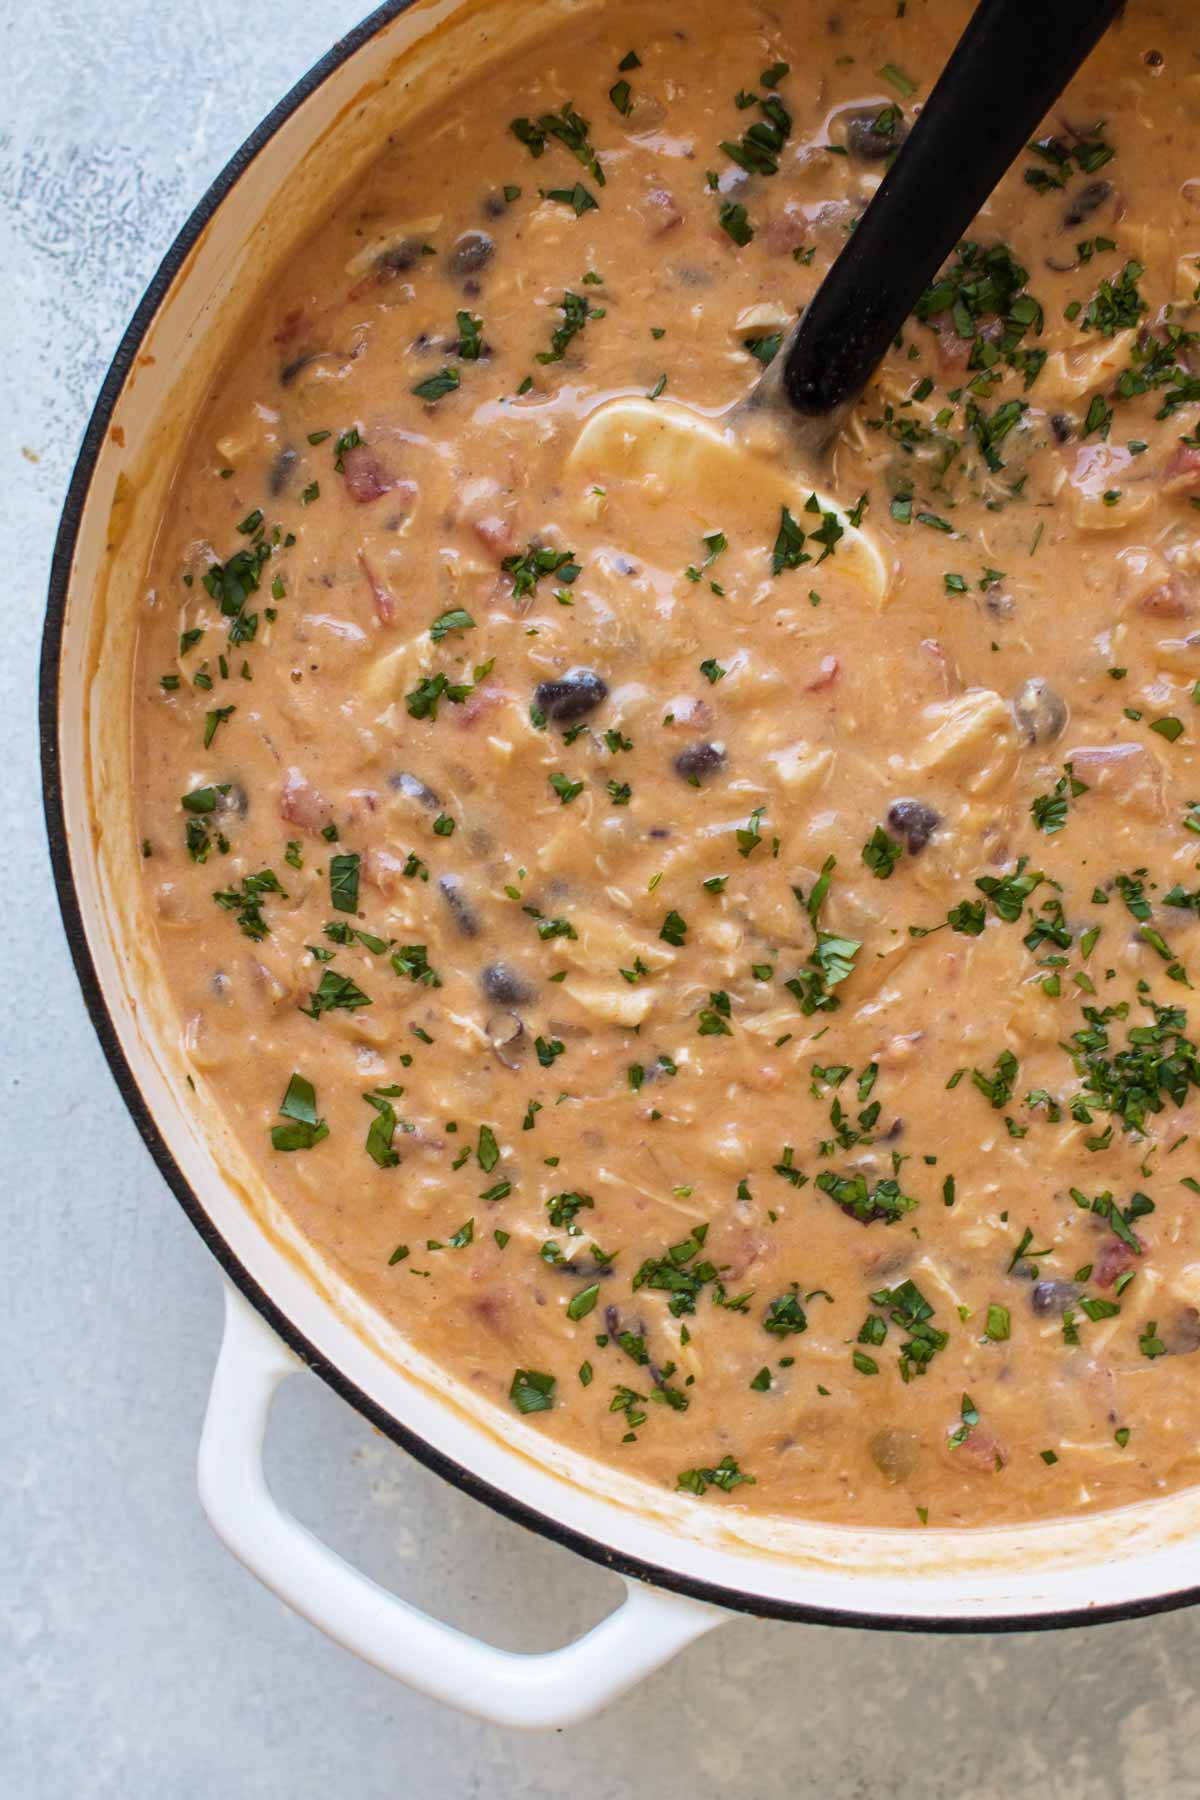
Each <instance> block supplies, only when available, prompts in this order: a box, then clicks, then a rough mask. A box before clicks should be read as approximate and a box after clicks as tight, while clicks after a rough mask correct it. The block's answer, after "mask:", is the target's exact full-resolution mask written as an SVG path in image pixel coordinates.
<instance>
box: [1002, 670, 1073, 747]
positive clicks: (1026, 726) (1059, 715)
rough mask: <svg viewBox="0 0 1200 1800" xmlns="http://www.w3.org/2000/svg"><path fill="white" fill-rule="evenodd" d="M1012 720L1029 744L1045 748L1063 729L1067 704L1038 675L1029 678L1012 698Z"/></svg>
mask: <svg viewBox="0 0 1200 1800" xmlns="http://www.w3.org/2000/svg"><path fill="white" fill-rule="evenodd" d="M1012 710H1013V718H1014V719H1015V720H1016V721H1017V725H1018V727H1019V728H1020V730H1021V733H1022V735H1023V736H1024V737H1025V738H1026V739H1027V740H1028V742H1029V743H1031V744H1049V743H1051V742H1053V740H1054V739H1055V738H1056V737H1061V736H1062V734H1063V732H1064V731H1065V730H1066V729H1067V703H1066V701H1065V700H1064V699H1063V698H1062V697H1061V695H1059V694H1056V693H1055V691H1054V689H1053V688H1052V687H1049V686H1047V684H1046V683H1045V682H1044V681H1043V680H1042V678H1041V676H1040V675H1031V676H1030V678H1029V680H1028V681H1023V682H1022V683H1021V685H1020V687H1019V688H1018V689H1017V691H1016V693H1015V694H1014V695H1013V703H1012Z"/></svg>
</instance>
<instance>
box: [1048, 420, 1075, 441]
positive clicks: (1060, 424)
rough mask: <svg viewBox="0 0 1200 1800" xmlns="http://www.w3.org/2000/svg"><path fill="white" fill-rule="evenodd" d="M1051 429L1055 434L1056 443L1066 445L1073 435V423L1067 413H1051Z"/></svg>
mask: <svg viewBox="0 0 1200 1800" xmlns="http://www.w3.org/2000/svg"><path fill="white" fill-rule="evenodd" d="M1050 429H1051V431H1052V432H1053V433H1054V441H1055V442H1056V443H1058V444H1065V443H1066V441H1067V439H1068V438H1069V437H1070V435H1071V421H1070V419H1068V417H1067V415H1066V413H1051V414H1050Z"/></svg>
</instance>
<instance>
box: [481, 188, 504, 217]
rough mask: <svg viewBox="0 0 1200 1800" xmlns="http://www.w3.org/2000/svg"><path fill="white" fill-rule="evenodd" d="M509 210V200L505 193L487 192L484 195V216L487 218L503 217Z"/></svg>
mask: <svg viewBox="0 0 1200 1800" xmlns="http://www.w3.org/2000/svg"><path fill="white" fill-rule="evenodd" d="M507 211H508V201H507V200H506V199H505V198H504V195H503V194H485V195H484V196H483V216H484V218H485V219H502V218H503V217H504V215H505V213H506V212H507Z"/></svg>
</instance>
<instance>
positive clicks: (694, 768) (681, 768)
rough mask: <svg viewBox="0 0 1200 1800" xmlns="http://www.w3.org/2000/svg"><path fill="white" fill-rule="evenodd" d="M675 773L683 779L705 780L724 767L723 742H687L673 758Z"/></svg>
mask: <svg viewBox="0 0 1200 1800" xmlns="http://www.w3.org/2000/svg"><path fill="white" fill-rule="evenodd" d="M674 767H675V773H676V774H677V775H682V776H683V779H684V780H685V781H697V782H700V781H707V780H708V778H709V776H711V775H715V774H716V773H717V771H718V770H719V769H723V768H724V767H725V746H724V744H689V745H688V746H687V748H686V749H685V750H681V751H680V752H679V755H678V756H677V757H676V758H675V764H674Z"/></svg>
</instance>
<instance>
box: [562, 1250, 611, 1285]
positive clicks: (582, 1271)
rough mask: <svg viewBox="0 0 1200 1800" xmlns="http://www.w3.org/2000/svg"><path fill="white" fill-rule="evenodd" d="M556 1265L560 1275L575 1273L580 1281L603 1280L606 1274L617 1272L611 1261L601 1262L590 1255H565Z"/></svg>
mask: <svg viewBox="0 0 1200 1800" xmlns="http://www.w3.org/2000/svg"><path fill="white" fill-rule="evenodd" d="M554 1267H555V1268H556V1269H557V1270H558V1272H559V1274H560V1275H574V1276H576V1277H577V1279H578V1280H580V1281H603V1280H604V1278H605V1276H607V1275H615V1274H616V1270H615V1269H614V1268H613V1266H612V1264H611V1263H599V1262H596V1261H595V1259H594V1258H593V1257H590V1256H571V1257H564V1259H563V1261H562V1262H560V1263H555V1264H554Z"/></svg>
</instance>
